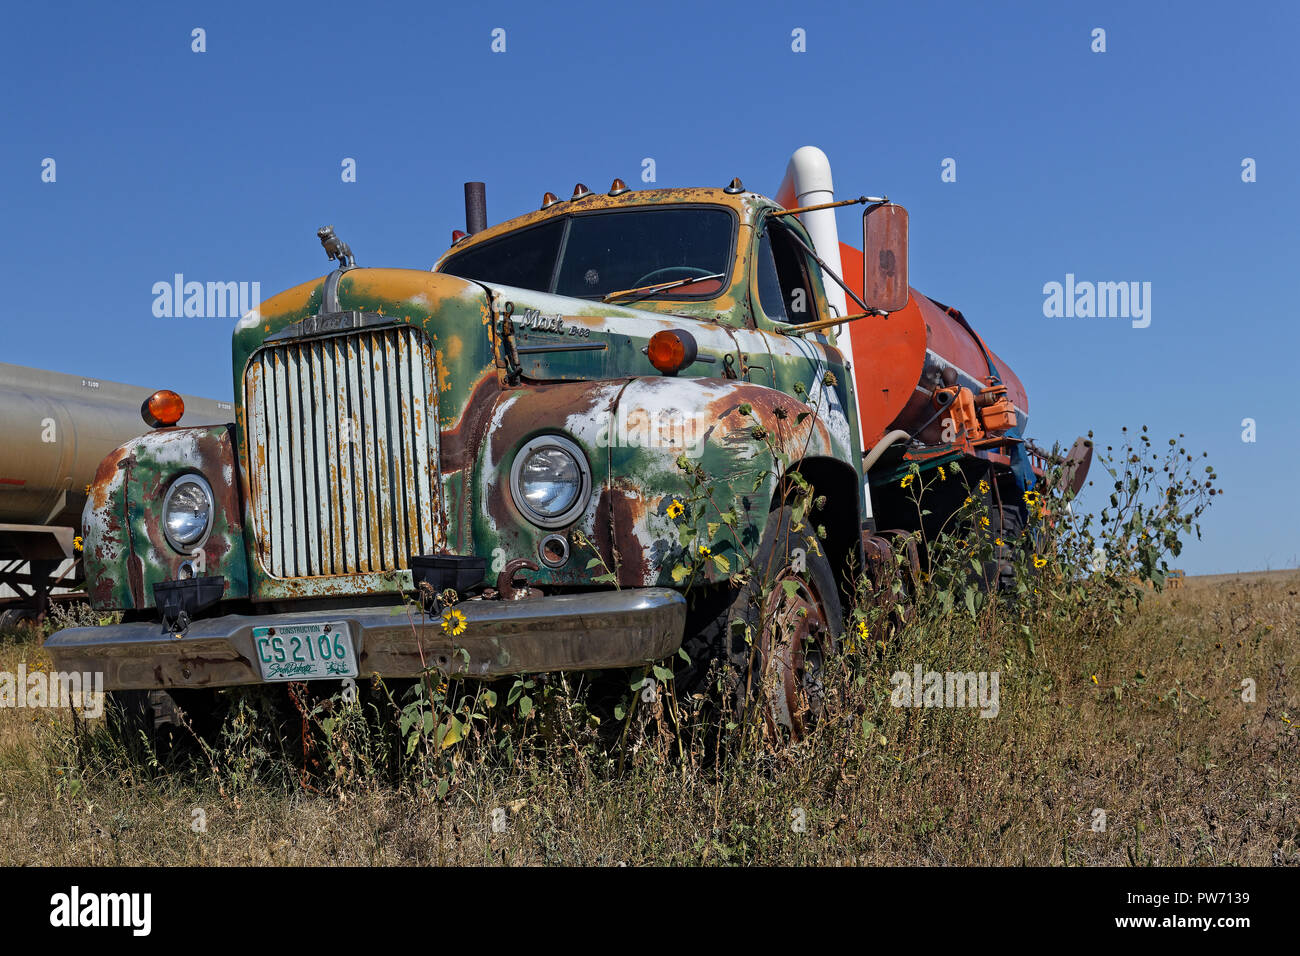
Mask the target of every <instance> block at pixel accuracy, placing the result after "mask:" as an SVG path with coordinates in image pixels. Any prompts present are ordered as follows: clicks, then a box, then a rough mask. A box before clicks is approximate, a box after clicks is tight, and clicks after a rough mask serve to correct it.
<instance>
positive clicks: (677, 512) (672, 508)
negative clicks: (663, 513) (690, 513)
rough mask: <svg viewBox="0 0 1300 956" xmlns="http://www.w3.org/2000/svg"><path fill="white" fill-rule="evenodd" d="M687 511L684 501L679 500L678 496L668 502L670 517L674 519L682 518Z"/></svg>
mask: <svg viewBox="0 0 1300 956" xmlns="http://www.w3.org/2000/svg"><path fill="white" fill-rule="evenodd" d="M685 513H686V508H685V507H684V506H683V505H682V503H681V502H680V501H678V500H677V499H676V498H674V499H673V500H672V501H671V502H669V504H668V517H670V518H672V519H673V520H674V521H676V520H677V519H678V518H680V517H681V516H682V515H683V514H685Z"/></svg>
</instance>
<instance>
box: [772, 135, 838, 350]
mask: <svg viewBox="0 0 1300 956" xmlns="http://www.w3.org/2000/svg"><path fill="white" fill-rule="evenodd" d="M776 201H777V202H779V203H780V204H781V205H782V206H784V207H785V208H786V209H794V208H795V207H796V206H816V205H819V204H820V203H826V202H834V201H835V184H834V182H833V181H832V180H831V161H830V160H829V159H827V158H826V154H825V153H823V152H822V151H821V150H820V149H818V148H817V147H816V146H800V147H799V148H798V149H796V150H795V151H794V155H793V156H791V157H790V162H789V164H788V165H787V166H786V168H785V179H783V180H781V188H780V189H778V190H777V191H776ZM799 221H800V222H802V223H803V225H804V228H805V229H807V230H808V235H809V237H810V238H811V239H812V241H813V248H814V249H815V250H816V251H817V255H819V256H821V258H822V261H823V262H825V263H826V265H828V266H829V267H830V268H831V269H833V270H835V274H836V275H838V276H843V275H844V269H843V267H842V266H841V265H840V234H839V230H838V229H837V228H836V226H835V210H834V209H818V210H816V211H814V212H806V213H804V214H803V215H801V216H800V217H799ZM824 285H825V286H826V301H827V302H829V303H830V304H831V305H832V306H833V307H834V308H835V311H836V312H837V313H838V314H839V315H848V314H849V311H848V305H847V300H846V299H845V298H844V290H843V289H841V288H840V287H839V285H838V284H837V283H836V282H835V281H834V280H833V279H830V278H827V279H826V281H825V282H824ZM847 338H848V336H847V335H846V336H845V339H847ZM841 348H842V347H841Z"/></svg>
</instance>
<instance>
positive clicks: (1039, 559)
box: [1034, 555, 1047, 568]
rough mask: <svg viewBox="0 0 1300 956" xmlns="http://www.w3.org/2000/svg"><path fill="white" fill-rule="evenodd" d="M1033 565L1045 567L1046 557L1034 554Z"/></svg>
mask: <svg viewBox="0 0 1300 956" xmlns="http://www.w3.org/2000/svg"><path fill="white" fill-rule="evenodd" d="M1034 567H1036V568H1045V567H1047V559H1046V558H1043V557H1039V556H1038V555H1034Z"/></svg>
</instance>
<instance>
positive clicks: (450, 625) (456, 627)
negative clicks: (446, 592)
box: [441, 607, 469, 637]
mask: <svg viewBox="0 0 1300 956" xmlns="http://www.w3.org/2000/svg"><path fill="white" fill-rule="evenodd" d="M441 625H442V633H444V634H450V635H451V636H452V637H459V636H460V635H461V634H464V633H465V629H466V628H468V627H469V622H468V621H466V620H465V615H464V614H463V613H462V612H460V611H458V610H456V609H455V608H454V607H453V608H448V609H447V611H446V613H444V614H443V615H442V621H441Z"/></svg>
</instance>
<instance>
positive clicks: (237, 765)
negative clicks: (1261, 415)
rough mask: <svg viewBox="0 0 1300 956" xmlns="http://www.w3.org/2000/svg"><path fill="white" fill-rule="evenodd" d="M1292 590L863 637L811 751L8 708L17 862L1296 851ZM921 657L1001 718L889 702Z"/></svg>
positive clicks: (5, 792) (1298, 655)
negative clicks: (206, 743) (153, 760)
mask: <svg viewBox="0 0 1300 956" xmlns="http://www.w3.org/2000/svg"><path fill="white" fill-rule="evenodd" d="M1298 593H1300V572H1297V571H1286V572H1271V573H1267V574H1249V575H1239V576H1218V577H1216V578H1213V579H1197V578H1191V579H1188V581H1187V583H1186V584H1185V585H1184V586H1182V587H1179V588H1176V589H1172V590H1167V591H1165V592H1163V593H1159V594H1155V593H1150V594H1149V595H1148V596H1147V598H1146V600H1145V601H1144V602H1143V604H1142V607H1141V609H1140V610H1139V611H1137V612H1131V613H1129V614H1128V616H1127V617H1125V618H1124V619H1123V621H1122V622H1121V623H1120V624H1119V625H1118V626H1115V627H1112V628H1109V629H1107V632H1106V633H1104V634H1103V635H1102V636H1101V637H1097V636H1095V634H1093V635H1090V634H1089V633H1087V627H1088V625H1085V624H1084V623H1082V622H1080V623H1079V624H1078V626H1061V627H1059V628H1054V629H1046V630H1036V629H1035V628H1028V627H1022V626H1021V624H1020V622H1016V621H1012V620H1002V619H999V617H998V611H997V609H996V607H994V608H992V609H991V610H990V611H989V612H988V613H986V614H984V615H982V616H981V618H980V619H979V620H978V621H970V620H963V619H962V618H961V617H960V616H953V617H952V618H951V619H950V620H951V622H952V624H951V627H942V628H941V627H936V626H934V625H933V624H931V625H929V626H926V627H920V628H913V629H911V630H909V631H905V632H904V633H903V634H902V635H901V636H899V637H897V638H896V639H895V640H894V641H893V642H891V643H888V644H886V643H884V642H881V643H880V644H878V645H872V646H868V647H866V648H862V649H859V650H858V651H857V652H856V655H855V656H856V658H857V659H856V661H855V662H854V664H853V667H851V668H847V667H846V669H845V670H844V672H843V674H841V675H840V677H841V678H842V679H840V680H839V682H838V683H837V684H836V687H837V691H836V694H837V696H836V697H835V700H836V701H837V704H836V707H835V708H834V710H833V711H832V713H831V716H830V718H829V719H827V720H825V721H823V722H822V724H820V725H819V726H818V728H817V730H816V731H815V732H814V733H813V734H812V736H811V737H810V738H808V739H807V740H806V741H804V742H802V743H801V744H799V745H798V746H795V747H790V748H787V749H785V750H783V751H780V752H776V753H772V752H770V751H767V750H764V749H763V748H755V749H751V750H749V751H746V752H745V753H744V754H742V755H740V756H735V757H731V758H723V759H714V760H709V759H707V754H705V753H703V749H702V747H701V746H700V745H698V744H697V743H695V742H691V743H686V744H684V743H683V742H682V741H681V740H679V739H678V738H677V737H676V736H675V734H674V732H673V730H672V729H671V727H668V726H667V724H668V723H670V722H669V721H666V720H665V719H664V714H663V711H662V707H647V708H642V709H641V711H640V712H639V716H638V717H637V718H636V719H629V720H628V727H629V728H630V730H629V732H628V733H626V734H625V737H624V740H623V742H622V745H621V747H616V748H613V749H611V748H609V747H601V746H597V745H595V744H593V743H591V740H590V739H589V738H587V737H584V736H583V734H582V733H581V732H580V730H581V725H582V724H583V722H582V720H580V719H578V718H573V720H572V723H573V727H568V726H566V724H565V719H566V715H572V713H573V706H572V704H571V703H568V704H566V701H568V700H569V698H568V697H567V696H566V695H565V694H564V693H562V690H563V688H560V689H557V690H556V694H555V697H554V699H553V700H551V703H550V704H546V705H544V706H543V704H542V703H539V707H538V711H535V712H534V715H535V716H534V718H530V719H525V720H524V721H523V722H522V725H521V724H520V722H519V720H518V719H517V718H516V719H514V721H513V723H506V724H505V725H494V728H496V729H494V731H493V735H488V734H487V733H486V732H484V733H483V734H480V736H481V737H482V738H483V739H482V741H481V742H479V743H476V740H475V739H469V737H473V735H472V734H470V735H468V736H467V739H466V740H464V741H462V742H460V743H458V744H456V745H454V746H451V747H450V748H448V749H447V751H446V752H445V753H440V755H439V757H438V760H439V762H438V764H437V767H438V768H441V769H440V770H439V771H438V773H439V775H438V776H436V777H435V778H428V777H427V773H428V772H429V771H428V767H429V764H427V763H426V764H424V765H423V766H424V771H423V772H424V773H425V774H426V777H425V779H424V780H423V781H422V780H421V779H420V778H419V776H418V774H412V773H409V772H408V773H405V775H404V776H402V777H401V778H400V779H397V780H394V779H391V775H390V774H384V773H380V772H379V771H378V770H376V769H375V768H374V764H373V762H372V761H370V759H369V758H368V757H367V756H366V753H367V752H368V751H367V750H366V748H368V747H372V748H378V745H377V744H375V742H374V741H373V740H371V739H370V738H367V737H365V735H364V734H363V735H360V736H356V737H346V736H343V735H336V736H334V737H333V738H331V739H332V741H333V744H332V750H331V751H330V753H331V754H332V756H331V757H329V759H320V758H318V759H319V760H320V762H319V763H317V764H313V765H312V772H311V773H310V774H304V773H302V769H303V768H302V766H301V764H302V761H303V758H302V756H301V754H300V753H296V752H294V750H293V748H292V747H290V748H287V749H286V750H285V751H284V752H281V753H276V752H274V750H268V748H267V747H265V746H264V745H263V744H260V743H258V738H256V736H255V735H253V734H251V733H244V732H242V731H241V729H240V727H239V726H235V727H233V728H230V729H228V733H227V735H226V738H225V740H224V742H223V743H221V744H220V745H218V747H217V748H216V750H214V751H213V752H212V753H210V754H208V755H207V756H206V757H204V758H202V759H199V760H197V761H196V762H194V763H192V764H189V765H187V766H172V765H168V766H163V767H157V766H150V765H149V763H148V762H147V761H140V760H129V759H127V758H126V757H125V755H124V754H123V753H120V752H115V751H114V750H113V748H112V746H111V743H106V741H108V740H109V736H108V735H107V734H106V732H105V731H104V728H103V727H102V726H99V725H100V724H102V721H99V722H94V723H93V724H92V726H91V727H90V728H89V730H87V729H86V728H85V727H84V726H83V728H82V730H81V731H80V732H79V733H74V727H73V720H72V717H71V716H70V714H69V712H68V711H67V710H61V711H56V710H48V709H47V710H38V711H33V710H27V709H4V710H0V864H2V865H55V864H59V865H101V864H102V865H138V864H163V865H170V864H218V865H246V864H270V865H278V864H306V865H337V864H360V865H373V864H416V865H427V864H457V865H459V864H506V865H519V864H582V865H623V864H627V865H647V864H649V865H657V864H700V863H704V864H715V863H720V864H788V865H809V864H826V865H840V864H850V865H853V864H864V865H873V864H912V863H923V864H936V865H942V864H977V865H1019V864H1048V865H1060V864H1066V865H1095V864H1109V865H1148V864H1160V865H1174V864H1195V865H1250V866H1269V865H1275V864H1290V865H1295V864H1297V863H1300V806H1297V802H1296V797H1297V791H1298V789H1300V740H1298V735H1300V730H1298V728H1297V726H1296V723H1295V721H1297V720H1300V687H1297V683H1296V674H1297V672H1298V670H1300V642H1298V641H1297V624H1298V620H1297V607H1298V606H1300V605H1298V603H1297V602H1298V598H1297V595H1298ZM1026 631H1028V632H1029V633H1026ZM20 662H21V663H25V665H26V667H27V669H28V670H31V669H33V668H38V667H41V666H42V665H43V663H44V664H47V662H44V661H43V655H42V651H41V649H40V646H39V641H38V639H37V638H36V637H35V636H33V635H31V634H27V633H23V632H19V633H14V634H9V635H6V636H4V638H3V641H2V643H0V670H3V671H9V672H13V671H16V670H17V668H18V665H19V664H20ZM917 664H920V665H922V666H923V668H924V669H925V670H931V669H934V670H943V671H951V670H957V671H968V670H975V671H992V670H997V671H998V672H999V673H1000V676H1001V682H1000V695H1001V699H1000V704H999V707H998V713H997V716H996V717H990V718H982V717H981V716H980V715H979V712H978V711H977V710H974V709H969V708H968V709H948V708H936V709H924V708H906V707H896V706H891V703H890V696H891V681H890V677H891V675H892V674H894V673H895V672H897V671H903V672H911V671H912V669H913V668H914V666H915V665H917ZM1244 681H1245V682H1253V689H1254V700H1253V701H1250V700H1247V699H1243V697H1245V698H1249V697H1250V696H1251V695H1250V693H1249V692H1248V690H1249V688H1250V687H1251V686H1252V685H1250V684H1249V683H1248V684H1246V685H1243V682H1244ZM1244 689H1245V690H1246V692H1244ZM534 697H537V698H538V700H539V702H541V701H542V700H543V698H542V695H541V694H539V693H536V692H534ZM499 707H501V708H504V695H503V703H502V704H501V705H499ZM566 707H567V708H568V709H567V710H566ZM548 708H549V712H550V716H549V717H548ZM557 714H558V715H559V716H556V715H557ZM530 720H533V722H531V723H530ZM501 726H504V731H503V732H504V733H505V734H506V735H507V736H509V735H514V736H513V739H515V740H516V741H518V743H519V746H518V748H517V749H513V748H512V750H511V753H510V757H509V759H506V758H503V757H500V756H495V757H494V756H491V754H492V753H494V752H495V751H493V750H492V748H491V747H489V746H488V744H489V742H490V741H491V739H492V736H494V735H495V733H496V730H499V729H501ZM575 727H576V728H578V729H574V728H575ZM376 752H378V751H377V750H376ZM444 781H445V782H444Z"/></svg>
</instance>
